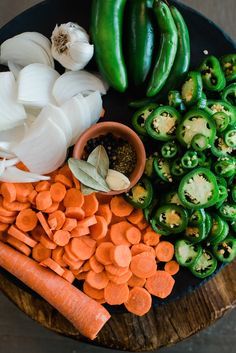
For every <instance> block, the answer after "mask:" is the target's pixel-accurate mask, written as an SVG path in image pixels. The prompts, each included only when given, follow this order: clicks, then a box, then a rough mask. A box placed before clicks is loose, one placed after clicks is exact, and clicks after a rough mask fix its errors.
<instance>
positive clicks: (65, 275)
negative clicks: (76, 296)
mask: <svg viewBox="0 0 236 353" xmlns="http://www.w3.org/2000/svg"><path fill="white" fill-rule="evenodd" d="M62 277H63V278H65V280H67V281H68V282H69V283H73V282H74V280H75V276H74V275H73V273H72V272H71V271H70V270H67V268H64V273H63V275H62Z"/></svg>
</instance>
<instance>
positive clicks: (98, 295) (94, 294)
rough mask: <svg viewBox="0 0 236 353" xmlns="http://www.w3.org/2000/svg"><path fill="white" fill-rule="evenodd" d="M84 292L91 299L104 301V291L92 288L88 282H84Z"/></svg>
mask: <svg viewBox="0 0 236 353" xmlns="http://www.w3.org/2000/svg"><path fill="white" fill-rule="evenodd" d="M83 291H84V293H85V294H87V295H88V296H89V297H90V298H93V299H97V300H99V299H103V297H104V290H103V289H96V288H93V287H91V286H90V285H89V284H88V282H87V281H85V282H84V284H83Z"/></svg>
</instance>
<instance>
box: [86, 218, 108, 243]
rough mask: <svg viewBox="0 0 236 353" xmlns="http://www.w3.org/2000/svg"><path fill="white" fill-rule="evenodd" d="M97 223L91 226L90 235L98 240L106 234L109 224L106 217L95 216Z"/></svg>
mask: <svg viewBox="0 0 236 353" xmlns="http://www.w3.org/2000/svg"><path fill="white" fill-rule="evenodd" d="M95 217H96V221H97V223H96V224H94V225H92V226H91V227H90V235H91V237H92V238H93V239H95V240H98V239H102V238H104V237H105V236H106V234H107V230H108V226H107V222H106V220H105V218H104V217H102V216H95Z"/></svg>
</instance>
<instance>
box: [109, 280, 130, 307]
mask: <svg viewBox="0 0 236 353" xmlns="http://www.w3.org/2000/svg"><path fill="white" fill-rule="evenodd" d="M104 298H105V300H106V302H107V303H108V304H110V305H121V304H123V303H125V302H127V300H128V298H129V288H128V286H127V284H115V283H113V282H109V283H108V285H107V286H106V288H105V289H104Z"/></svg>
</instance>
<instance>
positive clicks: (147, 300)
mask: <svg viewBox="0 0 236 353" xmlns="http://www.w3.org/2000/svg"><path fill="white" fill-rule="evenodd" d="M124 304H125V307H126V309H127V310H128V311H129V312H130V313H133V314H135V315H138V316H143V315H145V314H147V313H148V312H149V310H150V309H151V306H152V297H151V295H150V294H149V293H148V291H147V290H146V289H145V288H141V287H134V288H132V289H131V290H130V292H129V298H128V300H127V302H125V303H124Z"/></svg>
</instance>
